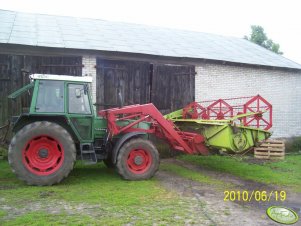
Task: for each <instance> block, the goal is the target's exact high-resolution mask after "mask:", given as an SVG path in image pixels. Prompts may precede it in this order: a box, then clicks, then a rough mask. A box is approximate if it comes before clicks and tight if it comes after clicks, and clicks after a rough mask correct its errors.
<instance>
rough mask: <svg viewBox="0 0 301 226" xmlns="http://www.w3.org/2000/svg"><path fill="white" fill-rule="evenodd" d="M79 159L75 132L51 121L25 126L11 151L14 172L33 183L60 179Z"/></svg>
mask: <svg viewBox="0 0 301 226" xmlns="http://www.w3.org/2000/svg"><path fill="white" fill-rule="evenodd" d="M75 159H76V149H75V145H74V142H73V139H72V137H71V135H70V134H69V133H68V132H67V131H66V130H65V129H64V128H63V127H61V126H60V125H58V124H56V123H53V122H48V121H38V122H33V123H31V124H28V125H26V126H24V127H23V128H22V129H21V130H19V131H18V132H17V133H16V135H15V136H14V137H13V139H12V141H11V144H10V146H9V151H8V160H9V164H10V166H11V167H12V170H13V172H14V173H15V174H16V175H17V177H18V178H19V179H21V180H23V181H25V182H26V183H27V184H29V185H39V186H41V185H52V184H57V183H59V182H60V181H61V180H63V179H64V178H65V177H67V176H68V174H69V173H70V171H71V170H72V169H73V165H74V162H75Z"/></svg>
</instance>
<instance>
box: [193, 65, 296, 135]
mask: <svg viewBox="0 0 301 226" xmlns="http://www.w3.org/2000/svg"><path fill="white" fill-rule="evenodd" d="M196 72H197V74H196V77H195V85H196V87H195V98H196V101H201V100H206V99H207V100H208V99H218V98H231V97H239V96H253V95H257V94H260V95H261V96H263V97H264V98H266V99H267V100H268V101H269V102H270V103H272V105H273V127H272V131H273V132H274V133H273V137H291V136H298V135H299V136H300V135H301V72H289V71H283V70H277V69H275V70H269V69H262V68H251V67H243V66H241V67H240V66H229V65H217V64H211V63H204V64H199V65H197V66H196Z"/></svg>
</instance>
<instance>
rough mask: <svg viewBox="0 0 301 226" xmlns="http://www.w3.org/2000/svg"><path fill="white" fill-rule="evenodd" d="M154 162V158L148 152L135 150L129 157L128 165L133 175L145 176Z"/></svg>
mask: <svg viewBox="0 0 301 226" xmlns="http://www.w3.org/2000/svg"><path fill="white" fill-rule="evenodd" d="M152 160H153V159H152V156H151V154H150V153H149V152H148V151H146V150H143V149H133V150H131V151H130V153H129V155H128V159H127V165H128V168H129V170H130V171H131V172H132V173H134V174H143V173H145V172H146V171H147V170H148V169H149V168H150V166H151V164H152Z"/></svg>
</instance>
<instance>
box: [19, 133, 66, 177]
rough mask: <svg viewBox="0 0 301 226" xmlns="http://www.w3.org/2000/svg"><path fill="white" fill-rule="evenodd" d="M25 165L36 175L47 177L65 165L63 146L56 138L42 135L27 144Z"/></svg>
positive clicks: (24, 155)
mask: <svg viewBox="0 0 301 226" xmlns="http://www.w3.org/2000/svg"><path fill="white" fill-rule="evenodd" d="M22 155H23V163H24V165H25V166H26V168H27V169H28V170H29V171H30V172H32V173H33V174H35V175H38V176H46V175H50V174H52V173H54V172H56V171H57V170H58V169H59V168H60V167H61V166H62V164H63V161H64V149H63V146H62V145H61V144H60V143H59V142H58V141H57V140H56V139H54V138H52V137H50V136H47V135H41V136H38V137H35V138H32V139H31V140H30V141H28V142H27V144H26V145H25V147H24V149H23V151H22Z"/></svg>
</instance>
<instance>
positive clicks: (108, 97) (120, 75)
mask: <svg viewBox="0 0 301 226" xmlns="http://www.w3.org/2000/svg"><path fill="white" fill-rule="evenodd" d="M149 69H150V64H149V63H146V62H135V61H116V60H102V59H100V58H98V59H97V70H96V72H97V79H96V87H97V88H96V98H97V99H96V105H97V107H98V110H100V109H106V108H112V107H117V106H118V90H120V92H121V94H122V97H123V100H124V105H132V104H144V103H148V102H150V90H149V89H150V76H149Z"/></svg>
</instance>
